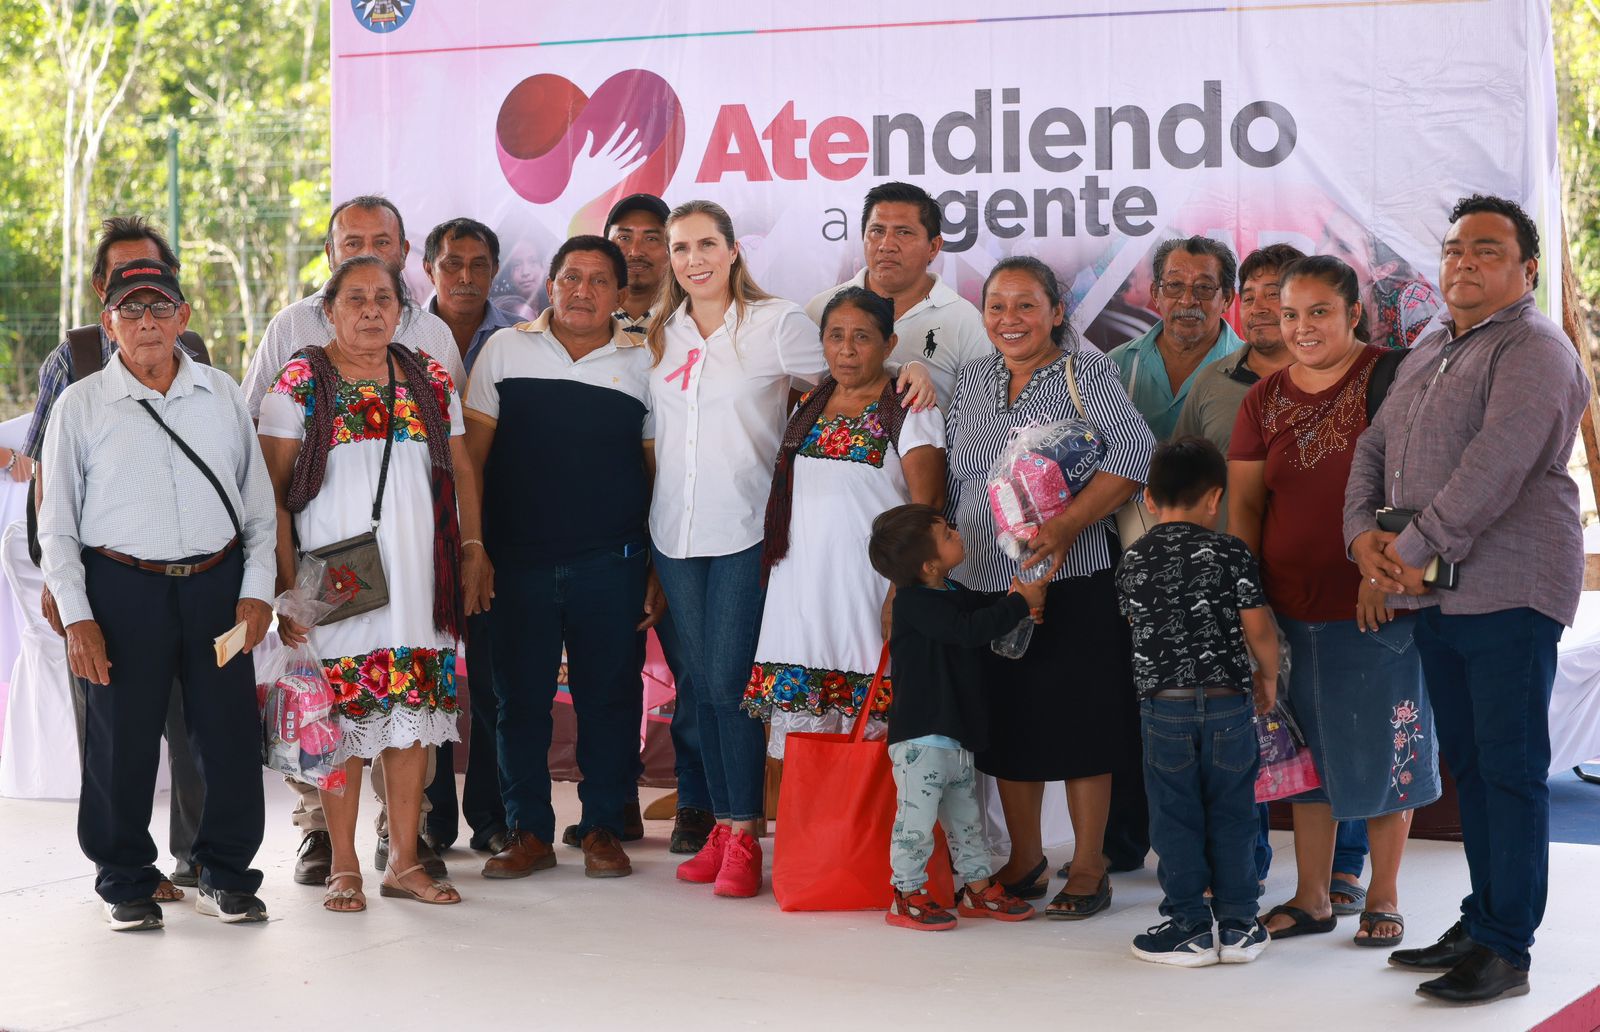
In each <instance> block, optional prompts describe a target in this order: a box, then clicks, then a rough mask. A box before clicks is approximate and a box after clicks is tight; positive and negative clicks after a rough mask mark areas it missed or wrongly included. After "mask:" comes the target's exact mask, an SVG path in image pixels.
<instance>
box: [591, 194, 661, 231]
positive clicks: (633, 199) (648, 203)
mask: <svg viewBox="0 0 1600 1032" xmlns="http://www.w3.org/2000/svg"><path fill="white" fill-rule="evenodd" d="M635 211H647V212H649V213H650V214H652V215H654V216H655V217H656V218H658V219H660V220H661V224H662V225H663V226H664V225H666V224H667V216H669V215H671V214H672V209H671V208H669V207H667V202H666V201H663V200H662V199H661V198H659V197H657V196H656V195H655V194H647V193H636V194H629V195H628V196H626V197H624V198H623V199H622V200H620V201H618V202H617V203H616V204H613V205H612V206H611V214H609V215H607V216H606V228H605V231H604V232H603V233H602V234H601V235H602V236H607V237H609V236H610V235H611V227H612V226H614V225H616V224H617V220H618V219H620V218H622V216H624V215H626V214H628V213H629V212H635Z"/></svg>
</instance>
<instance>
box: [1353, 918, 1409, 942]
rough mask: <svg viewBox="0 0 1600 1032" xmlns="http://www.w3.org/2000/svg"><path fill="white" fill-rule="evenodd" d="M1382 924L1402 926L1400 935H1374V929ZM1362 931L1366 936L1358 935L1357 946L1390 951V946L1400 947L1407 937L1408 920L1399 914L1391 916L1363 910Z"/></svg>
mask: <svg viewBox="0 0 1600 1032" xmlns="http://www.w3.org/2000/svg"><path fill="white" fill-rule="evenodd" d="M1381 924H1397V925H1399V926H1400V934H1398V935H1373V934H1372V929H1374V928H1376V927H1377V926H1378V925H1381ZM1361 930H1362V931H1363V932H1366V933H1367V934H1366V935H1358V936H1356V937H1355V939H1354V942H1355V944H1356V945H1357V946H1370V947H1372V948H1373V949H1388V948H1389V947H1390V946H1398V945H1400V942H1401V940H1403V939H1404V938H1405V937H1406V919H1405V918H1403V917H1401V916H1400V915H1399V914H1391V913H1388V912H1386V911H1383V910H1363V911H1362V912H1361Z"/></svg>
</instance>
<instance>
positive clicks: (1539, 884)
mask: <svg viewBox="0 0 1600 1032" xmlns="http://www.w3.org/2000/svg"><path fill="white" fill-rule="evenodd" d="M1561 630H1562V628H1561V625H1560V624H1559V623H1557V622H1556V621H1555V620H1552V619H1550V618H1549V617H1548V616H1545V615H1543V614H1542V613H1539V612H1537V611H1535V610H1533V609H1527V608H1522V609H1504V610H1501V611H1499V612H1495V613H1485V614H1481V615H1473V616H1445V615H1444V614H1442V613H1440V612H1439V610H1438V607H1430V608H1428V609H1424V610H1422V611H1421V612H1420V613H1419V614H1418V616H1417V629H1416V643H1417V649H1418V650H1419V652H1420V654H1421V657H1422V672H1423V676H1424V677H1425V678H1426V680H1427V684H1428V698H1429V700H1430V701H1431V702H1432V703H1433V711H1434V722H1435V726H1436V727H1437V729H1438V734H1439V752H1440V755H1441V756H1442V757H1443V759H1444V762H1445V765H1446V766H1448V767H1449V768H1450V773H1451V774H1452V775H1454V776H1455V779H1456V793H1457V795H1458V796H1459V798H1460V801H1461V837H1462V843H1463V845H1464V846H1465V847H1466V852H1467V869H1468V871H1469V873H1470V874H1471V877H1472V891H1471V892H1470V893H1469V894H1468V895H1467V898H1466V899H1464V900H1462V901H1461V919H1462V922H1463V923H1464V924H1465V926H1466V930H1467V934H1468V935H1470V936H1471V937H1472V940H1473V941H1474V942H1476V943H1478V944H1479V945H1482V946H1487V947H1488V948H1489V949H1491V950H1493V951H1494V952H1495V953H1497V954H1499V955H1500V956H1501V957H1503V958H1504V959H1505V960H1506V961H1507V962H1508V963H1510V964H1512V965H1513V966H1515V967H1518V968H1521V969H1523V970H1527V968H1528V966H1529V963H1530V958H1529V953H1528V951H1529V949H1530V948H1531V947H1532V946H1533V933H1534V930H1535V929H1536V928H1538V927H1539V922H1540V921H1542V920H1543V919H1544V907H1545V895H1546V892H1547V890H1548V888H1549V879H1550V790H1549V786H1548V785H1547V784H1546V778H1547V777H1548V776H1549V773H1550V689H1551V686H1552V685H1553V684H1554V683H1555V676H1556V643H1557V642H1559V641H1560V640H1561Z"/></svg>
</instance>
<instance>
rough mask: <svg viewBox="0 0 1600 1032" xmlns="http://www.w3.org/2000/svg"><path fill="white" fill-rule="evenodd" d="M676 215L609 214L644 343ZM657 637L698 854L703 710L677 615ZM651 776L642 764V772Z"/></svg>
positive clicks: (571, 830) (636, 832) (628, 831)
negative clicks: (669, 226) (675, 621)
mask: <svg viewBox="0 0 1600 1032" xmlns="http://www.w3.org/2000/svg"><path fill="white" fill-rule="evenodd" d="M670 214H671V209H669V208H668V207H667V202H666V201H663V200H662V199H661V198H659V197H657V196H655V195H654V194H645V193H640V194H632V195H631V196H628V197H624V198H623V199H622V200H620V201H618V202H617V203H616V204H615V205H613V206H612V208H611V212H610V214H608V215H607V216H606V226H605V234H604V235H605V238H606V239H607V240H610V241H611V242H612V243H614V244H616V245H617V247H619V248H621V249H622V256H623V258H625V259H626V260H627V263H628V287H627V289H626V290H625V291H623V294H622V304H621V305H620V306H619V307H618V308H617V310H616V311H615V312H613V313H612V314H611V318H612V319H614V320H616V323H617V325H618V326H619V327H621V329H622V332H623V333H626V334H627V335H628V336H629V337H630V338H631V339H633V340H635V341H638V342H639V343H641V344H642V343H643V342H644V338H645V333H646V332H647V331H648V330H649V329H650V319H651V317H652V316H654V315H655V305H656V299H657V297H658V296H659V295H660V293H661V284H662V281H663V280H664V279H666V277H667V275H668V269H669V266H668V263H667V216H668V215H670ZM656 639H657V640H658V641H660V642H661V652H662V655H663V656H664V657H665V658H666V661H667V667H668V669H670V670H671V671H672V681H673V690H674V692H675V694H676V701H675V702H674V705H673V708H672V753H673V765H674V767H675V770H676V774H677V780H678V790H677V792H676V793H675V796H676V798H674V799H669V800H665V801H664V802H665V803H666V805H672V806H673V811H674V817H673V822H672V839H671V843H670V845H669V847H668V848H669V849H670V851H671V852H674V853H689V854H694V853H698V852H700V849H701V847H702V846H704V845H705V844H706V837H707V836H709V835H710V834H711V827H712V825H714V824H715V823H716V820H715V818H713V817H712V815H711V790H710V788H709V787H707V785H706V771H705V767H704V765H703V764H702V763H701V760H700V716H699V707H698V706H696V705H695V702H694V684H693V683H692V682H691V681H690V680H689V671H688V669H687V668H686V667H685V666H684V665H683V663H682V661H681V659H680V656H681V652H680V648H679V645H678V634H677V629H676V628H675V627H674V626H673V623H672V614H671V613H667V614H666V615H665V616H664V617H662V620H661V622H660V623H659V624H657V625H656ZM643 773H644V763H643V761H642V760H641V761H640V762H639V764H638V767H637V774H643ZM635 782H636V783H635V785H634V789H633V797H632V799H631V800H630V802H629V804H628V808H627V813H626V815H625V816H626V819H625V821H624V827H623V831H622V841H624V842H633V841H636V840H638V839H642V838H644V821H643V819H642V818H641V816H640V813H639V789H638V785H637V775H636V777H635ZM561 841H562V842H564V843H566V844H567V845H569V846H577V845H578V844H579V838H578V826H577V825H576V824H574V825H571V826H569V827H568V828H567V830H566V831H565V832H564V833H563V834H562V836H561Z"/></svg>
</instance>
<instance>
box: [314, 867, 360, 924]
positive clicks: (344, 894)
mask: <svg viewBox="0 0 1600 1032" xmlns="http://www.w3.org/2000/svg"><path fill="white" fill-rule="evenodd" d="M341 878H354V879H355V882H356V887H355V888H353V889H336V888H334V887H333V883H334V882H336V881H338V880H339V879H341ZM323 884H324V885H326V886H328V891H327V892H324V893H323V894H322V909H324V910H326V911H328V912H329V913H333V914H359V913H361V912H362V911H363V910H365V909H367V896H366V894H365V893H364V892H362V891H361V875H360V874H358V873H356V872H355V871H341V872H340V873H338V874H330V875H328V877H327V880H326V881H324V882H323ZM347 899H355V900H360V902H361V905H360V906H359V907H334V906H329V904H330V903H334V902H337V901H340V900H347Z"/></svg>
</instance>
